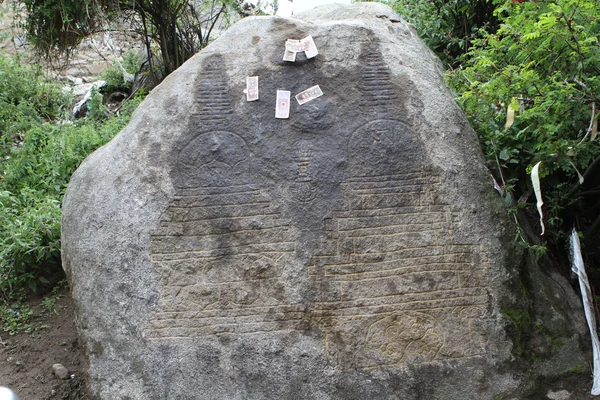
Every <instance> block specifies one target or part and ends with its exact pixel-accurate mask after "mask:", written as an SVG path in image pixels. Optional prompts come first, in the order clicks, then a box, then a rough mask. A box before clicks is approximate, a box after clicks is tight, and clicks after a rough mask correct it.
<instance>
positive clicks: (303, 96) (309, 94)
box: [296, 85, 323, 105]
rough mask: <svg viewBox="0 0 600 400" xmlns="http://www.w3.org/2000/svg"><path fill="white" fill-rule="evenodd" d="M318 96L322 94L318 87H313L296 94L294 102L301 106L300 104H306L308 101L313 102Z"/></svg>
mask: <svg viewBox="0 0 600 400" xmlns="http://www.w3.org/2000/svg"><path fill="white" fill-rule="evenodd" d="M320 96H323V92H322V91H321V88H320V87H319V85H315V86H312V87H309V88H308V89H306V90H305V91H303V92H300V93H298V94H297V95H296V101H297V102H298V104H300V105H302V104H304V103H308V102H309V101H311V100H314V99H316V98H317V97H320Z"/></svg>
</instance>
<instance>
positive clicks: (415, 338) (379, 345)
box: [367, 312, 444, 365]
mask: <svg viewBox="0 0 600 400" xmlns="http://www.w3.org/2000/svg"><path fill="white" fill-rule="evenodd" d="M367 343H368V345H369V346H370V347H371V348H372V349H373V350H374V351H375V352H377V353H379V354H378V357H377V358H379V359H380V360H381V362H382V363H384V364H388V365H389V364H397V363H400V362H410V363H418V362H426V361H432V360H434V359H435V358H436V356H437V354H438V353H439V351H440V349H441V348H442V347H443V346H444V332H443V328H442V326H441V324H440V323H439V322H438V321H436V319H435V318H433V317H432V316H430V315H427V314H424V313H419V312H403V313H398V314H394V315H391V316H389V317H386V318H383V319H381V320H379V321H377V322H375V323H374V324H373V325H371V327H370V328H369V331H368V333H367Z"/></svg>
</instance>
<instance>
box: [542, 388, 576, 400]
mask: <svg viewBox="0 0 600 400" xmlns="http://www.w3.org/2000/svg"><path fill="white" fill-rule="evenodd" d="M546 396H547V397H548V398H549V399H551V400H568V399H570V398H571V393H569V392H568V391H566V390H559V391H558V392H553V391H552V390H550V391H549V392H548V393H546Z"/></svg>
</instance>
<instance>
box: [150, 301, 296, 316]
mask: <svg viewBox="0 0 600 400" xmlns="http://www.w3.org/2000/svg"><path fill="white" fill-rule="evenodd" d="M269 312H270V313H272V314H274V315H287V314H295V313H304V314H305V312H304V311H302V310H301V309H300V307H294V306H291V305H289V304H287V305H276V306H259V307H255V306H246V307H236V308H218V309H217V308H214V309H209V310H202V311H161V312H159V313H157V314H156V319H171V320H175V319H180V318H181V319H206V318H219V317H223V318H234V317H237V316H241V317H245V316H266V315H269Z"/></svg>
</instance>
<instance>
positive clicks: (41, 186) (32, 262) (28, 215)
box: [0, 55, 142, 306]
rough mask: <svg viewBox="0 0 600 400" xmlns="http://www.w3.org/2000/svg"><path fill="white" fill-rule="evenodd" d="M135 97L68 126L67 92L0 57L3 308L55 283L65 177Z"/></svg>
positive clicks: (119, 123)
mask: <svg viewBox="0 0 600 400" xmlns="http://www.w3.org/2000/svg"><path fill="white" fill-rule="evenodd" d="M141 98H142V96H139V97H137V98H135V99H132V100H130V101H128V102H126V104H125V105H124V106H123V107H122V108H121V111H120V112H119V113H118V114H114V115H110V116H109V117H106V116H105V115H106V112H104V111H105V110H100V111H101V112H97V113H94V115H93V116H89V117H86V118H83V119H80V120H75V121H71V120H69V115H70V108H71V105H72V104H71V103H72V102H71V95H70V94H69V93H66V92H65V91H64V90H63V89H62V88H61V87H60V86H59V85H57V84H55V83H52V82H50V81H48V80H47V79H46V78H45V77H44V76H43V74H42V73H41V71H39V70H38V69H36V68H33V67H27V66H23V65H21V63H20V62H19V59H15V58H7V57H2V56H1V55H0V114H1V115H0V226H1V227H2V229H0V294H1V297H2V299H3V300H4V304H5V306H6V305H7V304H9V302H11V301H13V300H14V299H15V298H17V297H18V296H19V295H20V294H23V293H25V292H27V291H36V290H37V289H38V288H39V287H40V285H42V286H48V287H49V286H51V285H52V284H53V283H55V281H56V279H57V277H58V279H60V277H61V274H60V273H59V272H60V268H61V267H60V223H61V202H62V198H63V196H64V192H65V189H66V187H67V184H68V183H69V179H70V177H71V175H72V173H73V172H74V171H75V169H76V168H77V167H78V166H79V164H80V163H81V162H82V161H83V160H84V159H85V157H86V156H87V155H88V154H90V153H91V152H93V151H94V150H95V149H97V148H98V147H100V146H102V145H103V144H105V143H106V142H108V141H109V140H110V139H111V138H112V137H114V136H115V135H116V134H117V133H118V132H119V131H120V130H121V129H122V128H123V127H124V126H125V125H126V124H127V123H128V121H129V118H130V116H131V113H132V112H133V110H134V109H135V107H136V106H137V105H138V104H139V102H140V101H141ZM98 107H101V104H97V105H96V108H98ZM57 272H58V273H57Z"/></svg>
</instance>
